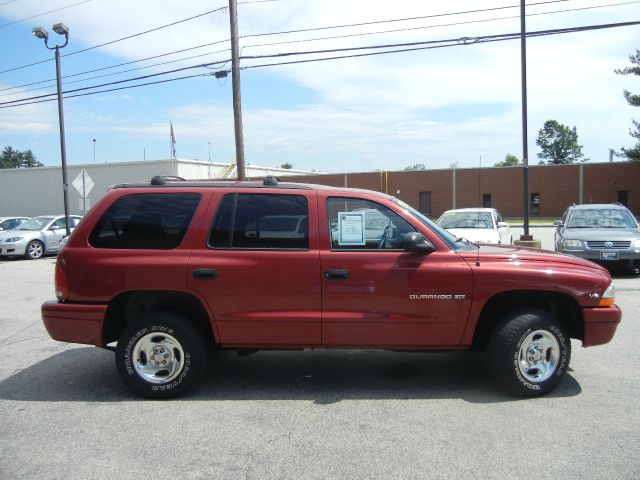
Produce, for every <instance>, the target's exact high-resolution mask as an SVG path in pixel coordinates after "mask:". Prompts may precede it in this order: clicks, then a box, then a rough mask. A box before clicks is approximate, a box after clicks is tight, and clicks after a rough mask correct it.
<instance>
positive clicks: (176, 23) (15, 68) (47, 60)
mask: <svg viewBox="0 0 640 480" xmlns="http://www.w3.org/2000/svg"><path fill="white" fill-rule="evenodd" d="M227 8H228V7H220V8H216V9H215V10H209V11H208V12H204V13H199V14H198V15H193V16H191V17H188V18H183V19H182V20H177V21H175V22H171V23H167V24H166V25H161V26H159V27H155V28H151V29H149V30H145V31H144V32H138V33H134V34H133V35H127V36H126V37H122V38H118V39H116V40H111V41H109V42H105V43H101V44H99V45H94V46H92V47H87V48H83V49H82V50H76V51H75V52H70V53H67V54H65V55H62V56H63V57H69V56H71V55H76V54H78V53H83V52H88V51H89V50H94V49H96V48H100V47H105V46H107V45H111V44H113V43H117V42H122V41H123V40H129V39H131V38H135V37H139V36H141V35H145V34H147V33H151V32H156V31H158V30H161V29H163V28H168V27H172V26H174V25H178V24H180V23H184V22H188V21H189V20H193V19H196V18H200V17H203V16H205V15H209V14H211V13H215V12H219V11H221V10H226V9H227ZM50 61H51V59H50V58H48V59H46V60H40V61H38V62H33V63H29V64H27V65H21V66H19V67H13V68H9V69H7V70H2V71H0V74H1V73H7V72H12V71H14V70H19V69H22V68H27V67H32V66H34V65H39V64H41V63H46V62H50Z"/></svg>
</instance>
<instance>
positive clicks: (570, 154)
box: [536, 120, 588, 165]
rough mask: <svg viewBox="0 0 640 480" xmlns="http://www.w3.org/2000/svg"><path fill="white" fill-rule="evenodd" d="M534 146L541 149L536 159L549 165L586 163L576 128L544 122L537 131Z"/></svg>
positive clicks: (549, 121)
mask: <svg viewBox="0 0 640 480" xmlns="http://www.w3.org/2000/svg"><path fill="white" fill-rule="evenodd" d="M536 145H538V147H540V149H541V152H540V153H538V158H540V159H542V160H546V163H547V164H549V165H558V164H565V163H575V162H577V161H582V162H586V161H588V159H587V158H584V155H583V154H582V145H580V144H578V132H577V130H576V127H573V128H571V127H567V126H566V125H563V124H561V123H559V122H557V121H555V120H547V121H546V122H544V125H543V126H542V128H541V129H540V131H538V138H537V139H536Z"/></svg>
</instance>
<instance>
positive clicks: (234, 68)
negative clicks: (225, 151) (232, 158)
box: [229, 0, 246, 180]
mask: <svg viewBox="0 0 640 480" xmlns="http://www.w3.org/2000/svg"><path fill="white" fill-rule="evenodd" d="M229 22H230V25H231V77H232V83H231V84H232V87H233V127H234V131H235V136H236V165H237V170H238V180H244V179H245V178H246V177H245V174H244V137H243V134H242V103H241V101H240V58H239V57H240V52H239V49H238V13H237V11H236V0H229Z"/></svg>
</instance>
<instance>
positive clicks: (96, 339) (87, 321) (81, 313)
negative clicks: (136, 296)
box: [41, 301, 107, 347]
mask: <svg viewBox="0 0 640 480" xmlns="http://www.w3.org/2000/svg"><path fill="white" fill-rule="evenodd" d="M41 312H42V321H43V322H44V326H45V328H46V329H47V332H48V333H49V336H50V337H51V338H53V339H54V340H58V341H60V342H69V343H86V344H89V345H96V346H98V347H101V346H103V340H102V330H103V325H104V318H105V315H106V313H107V305H87V304H78V303H61V302H58V301H49V302H45V303H43V304H42V307H41Z"/></svg>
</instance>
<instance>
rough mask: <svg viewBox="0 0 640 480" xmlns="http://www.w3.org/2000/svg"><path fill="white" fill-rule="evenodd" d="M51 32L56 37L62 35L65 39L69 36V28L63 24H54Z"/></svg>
mask: <svg viewBox="0 0 640 480" xmlns="http://www.w3.org/2000/svg"><path fill="white" fill-rule="evenodd" d="M53 31H54V32H56V33H57V34H58V35H64V36H66V37H68V36H69V27H67V26H66V25H65V24H64V23H56V24H55V25H54V26H53Z"/></svg>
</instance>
